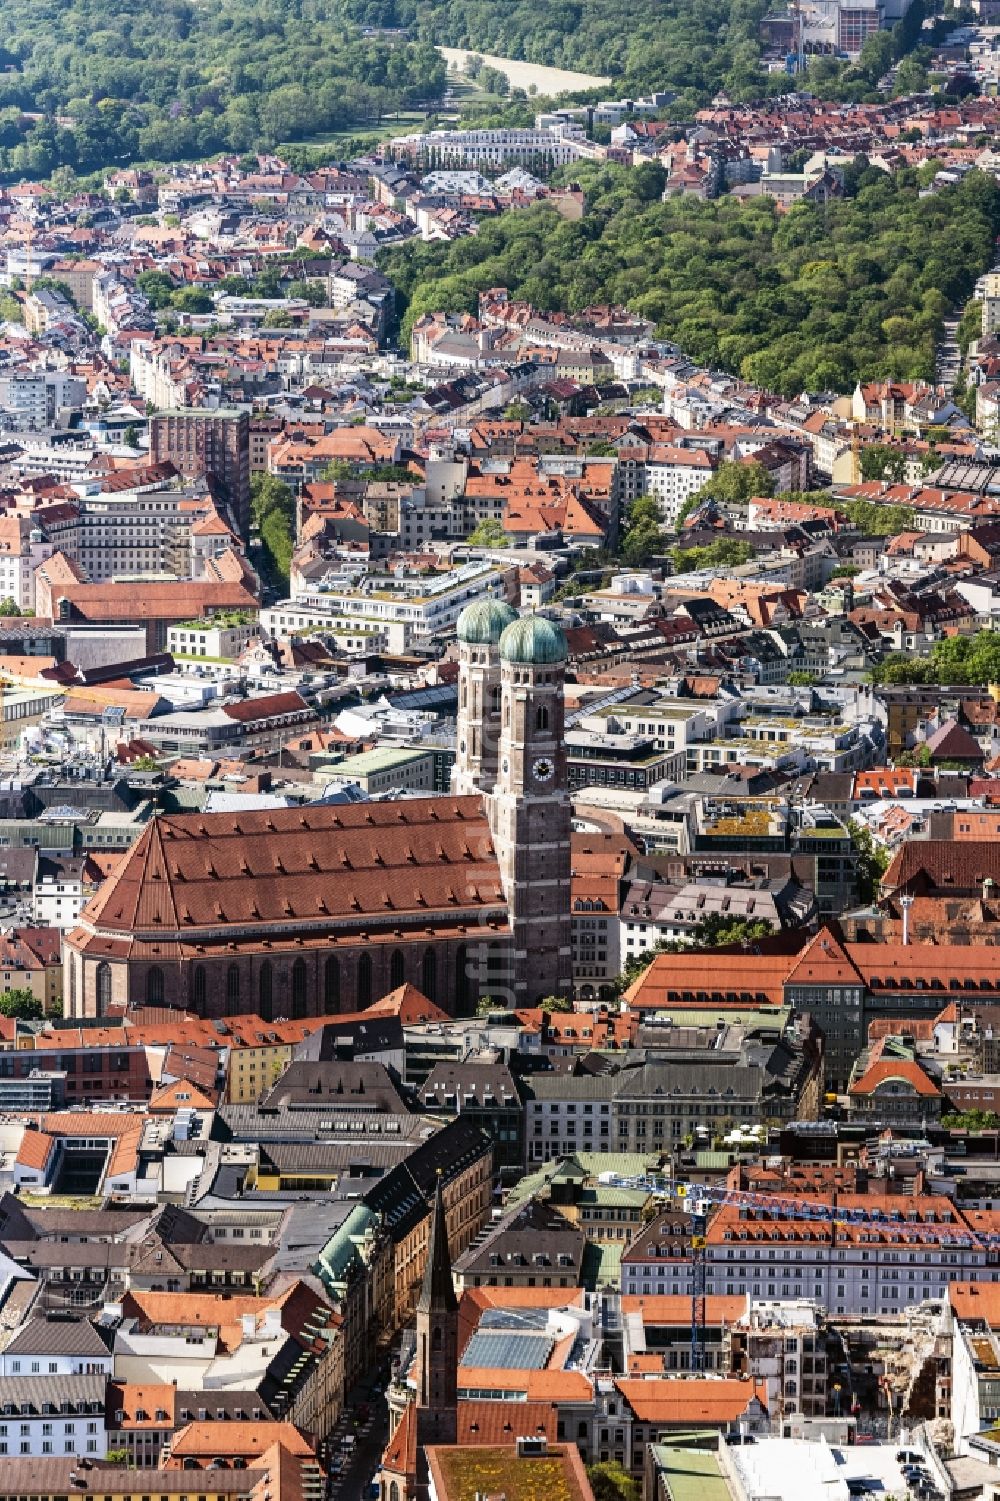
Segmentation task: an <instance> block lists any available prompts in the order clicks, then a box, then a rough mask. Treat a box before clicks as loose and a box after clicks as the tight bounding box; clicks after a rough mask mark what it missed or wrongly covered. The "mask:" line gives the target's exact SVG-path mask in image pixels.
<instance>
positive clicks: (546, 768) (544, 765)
mask: <svg viewBox="0 0 1000 1501" xmlns="http://www.w3.org/2000/svg"><path fill="white" fill-rule="evenodd" d="M555 769H556V768H555V764H554V763H553V762H552V761H550V760H549V757H548V756H540V757H539V758H538V760H537V761H536V762H535V764H534V766H532V768H531V770H532V773H533V775H534V778H535V780H536V782H547V781H549V779H550V778H551V777H552V775H553V773H554V772H555Z"/></svg>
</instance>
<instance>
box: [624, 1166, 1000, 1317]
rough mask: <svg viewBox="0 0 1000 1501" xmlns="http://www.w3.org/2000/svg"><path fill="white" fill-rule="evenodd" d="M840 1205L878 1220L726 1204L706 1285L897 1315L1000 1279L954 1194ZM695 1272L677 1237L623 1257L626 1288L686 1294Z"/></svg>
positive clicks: (711, 1232)
mask: <svg viewBox="0 0 1000 1501" xmlns="http://www.w3.org/2000/svg"><path fill="white" fill-rule="evenodd" d="M817 1197H820V1198H822V1196H817ZM838 1205H839V1206H841V1207H842V1208H843V1209H844V1210H845V1211H846V1210H847V1209H850V1210H851V1211H859V1210H862V1209H864V1210H865V1212H866V1214H867V1215H870V1216H871V1220H870V1221H869V1222H867V1223H864V1224H850V1223H847V1222H845V1221H843V1220H842V1221H838V1222H832V1221H829V1220H827V1221H824V1220H810V1219H805V1218H803V1219H801V1220H800V1219H791V1218H788V1217H785V1216H782V1215H780V1214H772V1213H769V1212H768V1211H765V1210H752V1209H742V1208H739V1207H737V1206H736V1205H730V1204H727V1205H724V1206H722V1207H721V1208H720V1209H718V1210H717V1212H716V1213H715V1215H714V1217H713V1218H711V1219H710V1221H709V1226H708V1245H707V1248H706V1252H705V1259H706V1281H707V1291H708V1292H709V1293H723V1294H735V1293H748V1294H749V1295H750V1296H751V1297H752V1298H754V1299H755V1300H756V1299H760V1298H766V1299H769V1300H773V1299H781V1300H783V1301H784V1300H787V1299H789V1298H797V1299H800V1298H806V1299H809V1300H811V1301H814V1302H816V1303H818V1304H820V1305H821V1306H822V1307H823V1308H824V1309H826V1310H827V1312H829V1313H832V1314H851V1315H857V1314H868V1315H876V1314H898V1313H900V1312H901V1311H902V1310H903V1309H904V1308H909V1307H911V1306H912V1305H914V1304H916V1303H921V1302H925V1301H928V1300H931V1299H940V1298H942V1297H945V1296H947V1291H948V1285H949V1283H951V1282H955V1281H982V1282H994V1281H996V1280H997V1279H998V1277H1000V1269H997V1268H996V1267H993V1268H989V1269H988V1268H987V1252H986V1250H985V1249H984V1248H982V1247H980V1246H978V1245H977V1244H976V1242H975V1240H974V1238H973V1237H972V1235H971V1234H970V1231H969V1226H968V1224H967V1222H966V1220H965V1218H964V1216H963V1215H962V1213H961V1210H959V1209H957V1208H956V1206H955V1205H954V1204H952V1203H951V1202H950V1201H949V1200H946V1199H941V1198H934V1197H931V1196H930V1195H926V1196H914V1197H912V1198H907V1199H904V1200H903V1201H902V1202H901V1203H900V1204H899V1206H898V1207H895V1206H894V1207H893V1208H892V1209H891V1210H886V1209H885V1208H884V1206H883V1205H881V1204H880V1203H879V1201H878V1200H875V1199H866V1198H864V1197H862V1196H860V1195H851V1196H848V1195H838ZM880 1213H881V1214H882V1215H884V1216H885V1223H884V1224H878V1225H876V1224H875V1223H874V1217H875V1216H876V1215H878V1214H880ZM660 1251H662V1254H659V1252H660ZM690 1278H691V1267H690V1261H689V1259H688V1258H687V1257H686V1256H681V1255H678V1248H677V1244H676V1241H673V1240H670V1241H667V1240H664V1242H663V1243H662V1246H661V1245H659V1244H658V1243H657V1242H656V1241H655V1240H652V1241H650V1243H649V1244H648V1245H647V1246H646V1248H645V1252H644V1254H643V1256H642V1258H641V1259H632V1260H630V1259H629V1256H628V1254H626V1256H625V1258H624V1259H623V1262H622V1292H623V1293H626V1294H645V1293H656V1292H684V1291H685V1290H687V1289H689V1288H690Z"/></svg>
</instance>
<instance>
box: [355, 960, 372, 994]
mask: <svg viewBox="0 0 1000 1501" xmlns="http://www.w3.org/2000/svg"><path fill="white" fill-rule="evenodd" d="M371 1001H372V959H371V955H370V954H362V955H361V958H360V959H359V960H358V1005H359V1006H370V1005H371Z"/></svg>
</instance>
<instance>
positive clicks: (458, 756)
mask: <svg viewBox="0 0 1000 1501" xmlns="http://www.w3.org/2000/svg"><path fill="white" fill-rule="evenodd" d="M516 619H517V612H516V611H515V610H513V609H511V607H510V605H507V604H504V603H502V601H501V600H498V599H483V600H479V601H478V602H477V603H476V604H472V605H469V606H468V607H467V608H466V609H464V610H463V611H462V613H461V615H460V616H459V617H458V626H457V635H458V661H459V678H458V743H457V745H456V751H455V765H454V768H453V770H452V775H451V790H452V792H453V793H454V794H455V796H456V797H465V796H467V795H468V794H470V793H473V792H492V791H493V784H494V783H495V781H496V779H497V765H498V763H499V751H500V650H499V645H500V637H501V635H502V633H503V631H504V629H505V627H506V626H508V625H510V623H511V621H512V620H516Z"/></svg>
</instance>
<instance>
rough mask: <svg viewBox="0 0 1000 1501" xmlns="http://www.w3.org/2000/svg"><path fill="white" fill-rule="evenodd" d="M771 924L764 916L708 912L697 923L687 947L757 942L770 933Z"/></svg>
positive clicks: (709, 946) (716, 946)
mask: <svg viewBox="0 0 1000 1501" xmlns="http://www.w3.org/2000/svg"><path fill="white" fill-rule="evenodd" d="M771 931H772V930H771V924H770V923H769V922H767V921H766V920H765V919H764V918H762V917H758V918H744V917H725V916H723V915H722V913H719V912H710V913H709V914H708V916H707V917H705V918H703V919H702V921H701V922H700V923H699V925H698V928H697V930H696V932H695V933H693V934H692V936H691V938H690V939H689V940H688V943H687V947H689V948H696V949H700V948H705V949H714V948H724V947H726V946H728V945H730V944H736V943H757V942H759V940H760V939H761V938H767V937H768V936H769V935H770V933H771Z"/></svg>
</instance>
